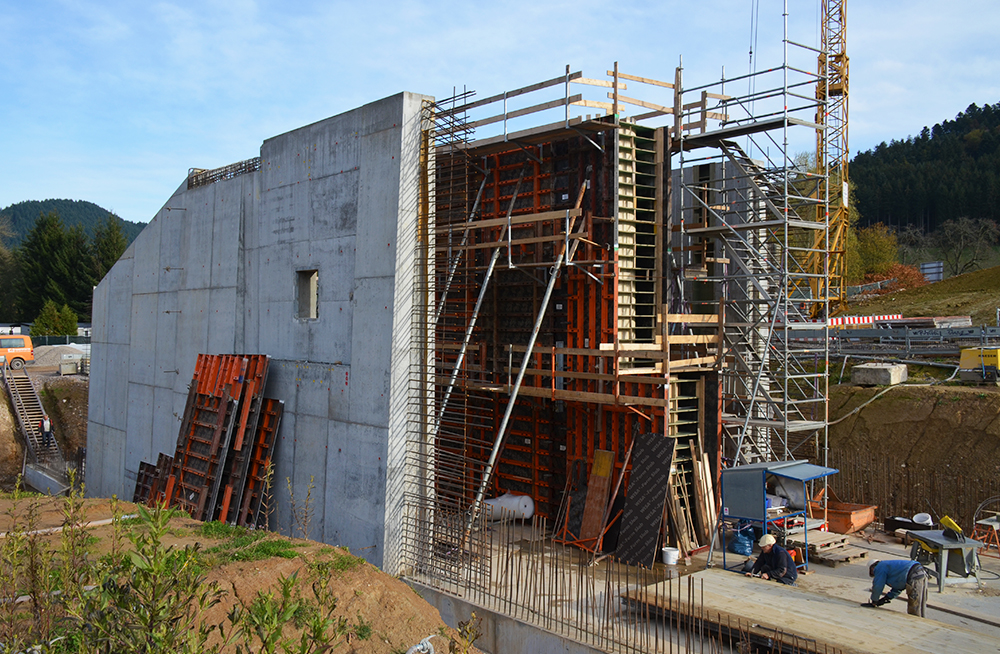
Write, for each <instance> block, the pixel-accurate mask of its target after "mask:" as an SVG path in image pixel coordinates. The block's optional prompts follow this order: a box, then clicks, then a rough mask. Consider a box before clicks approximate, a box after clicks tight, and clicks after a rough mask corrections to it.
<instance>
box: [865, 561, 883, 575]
mask: <svg viewBox="0 0 1000 654" xmlns="http://www.w3.org/2000/svg"><path fill="white" fill-rule="evenodd" d="M879 563H881V561H877V560H876V561H872V562H871V565H869V566H868V576H869V577H874V576H875V566H877V565H878V564H879Z"/></svg>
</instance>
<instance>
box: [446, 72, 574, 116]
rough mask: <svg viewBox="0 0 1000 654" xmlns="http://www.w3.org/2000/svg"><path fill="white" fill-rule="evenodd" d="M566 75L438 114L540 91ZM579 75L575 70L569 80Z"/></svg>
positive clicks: (554, 84)
mask: <svg viewBox="0 0 1000 654" xmlns="http://www.w3.org/2000/svg"><path fill="white" fill-rule="evenodd" d="M566 77H567V76H566V75H560V76H559V77H553V78H552V79H548V80H545V81H544V82H538V83H537V84H532V85H530V86H524V87H522V88H519V89H515V90H513V91H507V92H506V93H499V94H497V95H493V96H490V97H488V98H483V99H482V100H476V101H475V102H469V103H466V104H463V105H459V106H457V107H454V108H451V107H449V108H447V109H443V110H441V111H439V112H438V113H440V114H456V113H461V112H463V111H467V110H469V109H473V108H475V107H482V106H485V105H488V104H492V103H494V102H498V101H500V100H503V99H504V98H507V99H508V100H509V99H511V98H516V97H517V96H519V95H524V94H525V93H531V92H532V91H540V90H541V89H545V88H548V87H550V86H556V85H557V84H565V83H566ZM581 77H583V73H581V72H579V71H577V72H575V73H570V74H569V81H571V82H572V81H573V80H575V79H580V78H581Z"/></svg>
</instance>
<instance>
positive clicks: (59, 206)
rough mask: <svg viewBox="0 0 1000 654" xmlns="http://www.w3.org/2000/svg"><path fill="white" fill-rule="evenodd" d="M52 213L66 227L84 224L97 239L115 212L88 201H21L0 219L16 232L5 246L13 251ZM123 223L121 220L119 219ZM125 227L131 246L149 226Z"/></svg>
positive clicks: (125, 221) (7, 209)
mask: <svg viewBox="0 0 1000 654" xmlns="http://www.w3.org/2000/svg"><path fill="white" fill-rule="evenodd" d="M52 211H55V212H56V213H58V214H59V217H60V218H61V219H62V222H63V224H64V225H65V226H66V227H73V226H75V225H82V226H83V231H84V233H85V234H86V235H87V237H88V238H93V237H94V229H95V228H96V227H97V226H98V225H100V224H101V223H103V222H104V221H105V220H106V219H107V217H108V216H109V215H111V212H110V211H108V210H107V209H104V208H101V207H99V206H98V205H96V204H94V203H93V202H87V201H85V200H41V201H38V200H28V201H26V202H18V203H17V204H12V205H10V206H9V207H7V208H6V209H3V210H2V211H0V216H7V217H8V218H9V219H10V228H11V232H13V237H12V238H11V239H10V240H9V241H8V242H6V243H4V245H5V246H7V247H10V248H13V247H16V246H18V245H20V244H21V240H22V239H23V238H24V237H25V236H27V234H28V232H30V231H31V228H32V227H34V225H35V221H36V220H38V217H39V216H41V215H42V214H47V213H50V212H52ZM119 220H121V219H120V218H119ZM121 225H122V231H123V232H124V233H125V238H126V239H128V242H129V243H131V242H132V241H134V240H135V237H136V236H138V235H139V232H141V231H142V228H143V227H145V226H146V225H145V224H143V223H133V222H131V221H128V220H122V222H121Z"/></svg>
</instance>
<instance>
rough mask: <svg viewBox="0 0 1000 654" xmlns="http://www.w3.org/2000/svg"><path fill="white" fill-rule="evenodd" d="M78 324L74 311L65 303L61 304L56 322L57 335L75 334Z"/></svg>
mask: <svg viewBox="0 0 1000 654" xmlns="http://www.w3.org/2000/svg"><path fill="white" fill-rule="evenodd" d="M77 328H78V324H77V320H76V313H75V312H74V311H73V310H72V309H70V308H69V306H67V305H65V304H64V305H63V306H62V309H60V310H59V320H58V322H57V323H56V329H57V332H58V334H59V335H63V334H65V335H67V336H76V332H77Z"/></svg>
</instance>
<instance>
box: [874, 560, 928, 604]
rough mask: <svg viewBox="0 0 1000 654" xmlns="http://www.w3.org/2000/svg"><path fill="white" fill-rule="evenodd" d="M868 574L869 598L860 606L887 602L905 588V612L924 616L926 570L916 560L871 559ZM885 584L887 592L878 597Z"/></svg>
mask: <svg viewBox="0 0 1000 654" xmlns="http://www.w3.org/2000/svg"><path fill="white" fill-rule="evenodd" d="M868 576H869V577H872V595H871V600H870V601H868V602H866V603H865V604H862V605H861V606H865V607H869V608H873V607H876V606H882V605H883V604H888V603H889V602H891V601H892V600H893V599H894V598H896V597H897V596H898V595H899V594H900V593H902V592H903V590H904V589H905V590H906V612H907V613H909V614H910V615H919V616H920V617H921V618H922V617H924V612H925V611H926V609H927V572H926V571H925V570H924V566H923V565H921V564H920V563H919V562H918V561H907V560H905V559H898V560H895V561H872V564H871V565H870V566H868ZM886 585H888V586H889V592H888V593H886V594H885V596H884V597H879V596H880V595H882V588H883V587H885V586H886Z"/></svg>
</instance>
